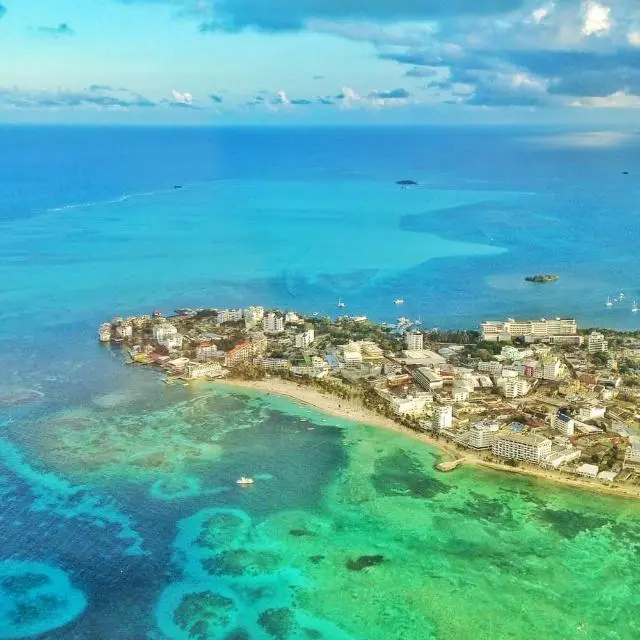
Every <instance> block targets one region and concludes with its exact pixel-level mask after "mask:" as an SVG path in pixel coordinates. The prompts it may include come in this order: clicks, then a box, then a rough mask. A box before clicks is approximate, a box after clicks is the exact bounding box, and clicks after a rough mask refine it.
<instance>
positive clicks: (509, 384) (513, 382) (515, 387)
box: [503, 378, 531, 398]
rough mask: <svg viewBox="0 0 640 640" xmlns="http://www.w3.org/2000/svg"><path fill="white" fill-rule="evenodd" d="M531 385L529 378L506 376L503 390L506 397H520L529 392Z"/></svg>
mask: <svg viewBox="0 0 640 640" xmlns="http://www.w3.org/2000/svg"><path fill="white" fill-rule="evenodd" d="M530 388H531V386H530V385H529V382H528V381H527V380H524V379H522V378H506V379H505V380H504V385H503V392H504V397H505V398H520V397H522V396H526V395H527V393H529V389H530Z"/></svg>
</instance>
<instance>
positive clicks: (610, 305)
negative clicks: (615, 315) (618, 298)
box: [605, 298, 613, 307]
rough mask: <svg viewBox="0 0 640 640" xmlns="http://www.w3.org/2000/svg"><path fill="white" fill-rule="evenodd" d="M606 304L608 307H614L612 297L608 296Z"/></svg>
mask: <svg viewBox="0 0 640 640" xmlns="http://www.w3.org/2000/svg"><path fill="white" fill-rule="evenodd" d="M605 304H606V305H607V307H613V301H612V300H611V298H607V301H606V302H605Z"/></svg>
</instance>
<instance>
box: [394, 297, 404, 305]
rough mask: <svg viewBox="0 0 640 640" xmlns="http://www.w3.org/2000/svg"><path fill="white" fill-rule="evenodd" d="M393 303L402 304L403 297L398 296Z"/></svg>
mask: <svg viewBox="0 0 640 640" xmlns="http://www.w3.org/2000/svg"><path fill="white" fill-rule="evenodd" d="M395 303H396V304H404V299H403V298H398V299H397V300H396V301H395Z"/></svg>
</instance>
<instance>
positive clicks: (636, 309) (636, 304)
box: [631, 300, 640, 313]
mask: <svg viewBox="0 0 640 640" xmlns="http://www.w3.org/2000/svg"><path fill="white" fill-rule="evenodd" d="M638 311H640V307H639V306H638V301H637V300H634V301H633V307H631V313H638Z"/></svg>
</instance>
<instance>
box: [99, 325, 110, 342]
mask: <svg viewBox="0 0 640 640" xmlns="http://www.w3.org/2000/svg"><path fill="white" fill-rule="evenodd" d="M98 337H99V338H100V342H109V341H110V340H111V323H110V322H103V323H102V324H101V325H100V329H98Z"/></svg>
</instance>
